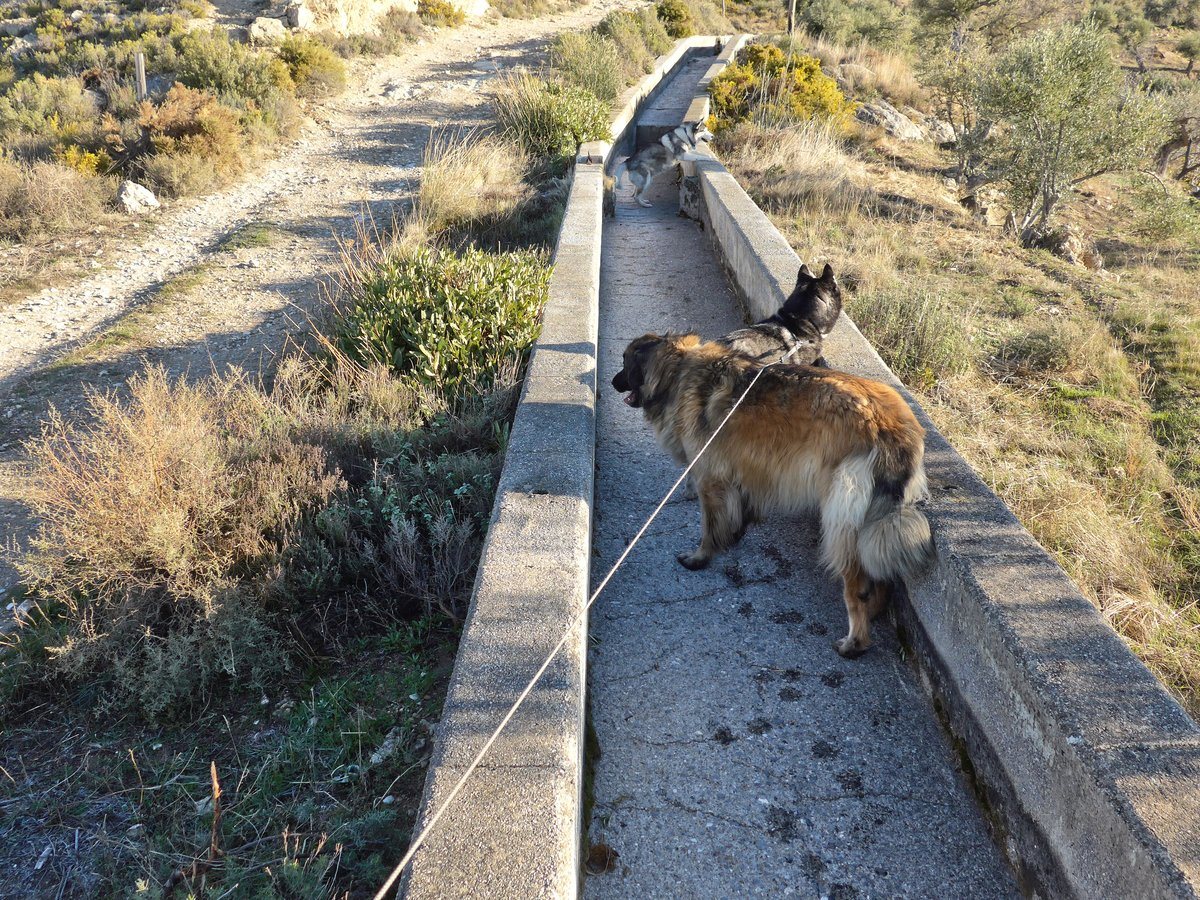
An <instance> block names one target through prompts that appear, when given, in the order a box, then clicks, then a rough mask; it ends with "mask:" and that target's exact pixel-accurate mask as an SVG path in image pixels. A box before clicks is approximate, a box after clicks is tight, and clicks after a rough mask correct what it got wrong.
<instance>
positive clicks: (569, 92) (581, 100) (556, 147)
mask: <svg viewBox="0 0 1200 900" xmlns="http://www.w3.org/2000/svg"><path fill="white" fill-rule="evenodd" d="M492 105H493V109H494V110H495V112H496V119H497V121H498V122H499V125H500V130H501V132H502V133H504V134H506V135H508V136H509V137H511V138H512V139H513V140H515V141H516V142H517V143H519V144H520V145H521V146H522V147H523V148H524V149H525V151H526V152H527V153H529V154H530V155H531V156H533V157H538V158H549V159H550V160H552V161H554V162H555V163H556V164H558V165H562V164H563V162H564V161H565V160H566V159H569V158H570V157H572V156H574V155H575V152H576V151H577V150H578V149H579V145H580V144H582V143H584V142H586V141H606V140H608V139H609V138H610V137H611V136H612V132H611V127H610V114H609V110H608V106H607V104H605V103H604V102H603V101H601V100H600V98H599V97H597V96H596V95H595V94H593V93H592V92H591V91H588V90H586V89H585V88H581V87H578V86H576V85H562V84H555V83H552V82H545V81H542V80H541V79H540V78H535V77H534V76H532V75H529V74H528V73H524V72H521V73H517V74H514V75H509V76H507V77H506V78H505V79H504V80H503V81H502V82H501V83H500V86H499V88H498V90H497V91H496V94H495V97H494V98H493V100H492Z"/></svg>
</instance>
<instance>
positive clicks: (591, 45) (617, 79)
mask: <svg viewBox="0 0 1200 900" xmlns="http://www.w3.org/2000/svg"><path fill="white" fill-rule="evenodd" d="M550 65H551V66H553V67H554V70H555V73H556V74H557V75H558V76H559V78H561V79H562V80H563V81H564V82H566V83H568V84H573V85H577V86H578V87H581V88H584V89H585V90H588V91H591V92H592V93H593V94H595V95H596V96H597V97H599V98H600V99H601V100H604V101H607V102H610V103H611V102H612V101H613V100H616V99H617V95H618V94H620V93H621V90H622V88H624V87H625V81H624V79H623V78H622V75H623V72H622V66H621V57H620V56H619V55H618V53H617V45H616V44H615V43H613V41H612V40H610V39H609V38H606V37H602V36H601V35H598V34H596V33H595V32H592V31H589V32H584V33H583V34H580V33H578V32H573V31H567V32H564V33H563V34H561V35H559V36H558V38H556V39H555V41H554V43H553V44H551V45H550Z"/></svg>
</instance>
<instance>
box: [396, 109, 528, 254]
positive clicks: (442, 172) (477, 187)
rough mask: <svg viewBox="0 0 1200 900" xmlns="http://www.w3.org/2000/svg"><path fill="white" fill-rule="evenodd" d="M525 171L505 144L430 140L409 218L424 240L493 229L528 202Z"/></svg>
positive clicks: (524, 161)
mask: <svg viewBox="0 0 1200 900" xmlns="http://www.w3.org/2000/svg"><path fill="white" fill-rule="evenodd" d="M528 168H529V160H528V157H526V155H525V153H524V151H522V150H521V148H520V147H519V146H518V145H517V144H515V143H512V142H510V141H505V140H499V139H496V138H495V137H487V138H484V137H483V136H481V135H480V134H478V133H469V134H467V135H465V136H458V135H452V134H450V133H447V132H443V133H441V134H435V135H434V136H432V137H431V138H430V140H429V143H428V145H427V146H426V148H425V161H424V168H423V169H422V172H421V188H420V192H419V193H418V196H417V205H416V212H415V216H414V218H415V219H416V220H417V222H419V227H420V228H423V229H424V231H425V232H426V233H430V234H435V233H438V232H442V231H445V230H447V229H449V228H455V227H461V226H463V225H466V224H469V223H498V222H500V221H502V220H503V219H505V218H508V217H510V216H512V215H514V214H515V213H516V211H517V210H518V208H519V207H520V206H521V204H522V203H524V202H527V201H528V200H529V198H530V196H531V194H532V190H531V188H530V187H529V185H528V184H527V183H526V182H525V173H526V171H527V170H528ZM413 227H417V223H413Z"/></svg>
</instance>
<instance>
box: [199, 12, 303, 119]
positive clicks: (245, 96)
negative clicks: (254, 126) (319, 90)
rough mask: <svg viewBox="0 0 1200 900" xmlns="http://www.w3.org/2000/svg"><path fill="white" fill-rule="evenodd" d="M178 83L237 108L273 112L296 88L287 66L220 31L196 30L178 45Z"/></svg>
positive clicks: (218, 29)
mask: <svg viewBox="0 0 1200 900" xmlns="http://www.w3.org/2000/svg"><path fill="white" fill-rule="evenodd" d="M178 78H179V81H180V82H182V83H183V84H185V85H187V86H188V87H192V88H198V89H199V90H203V91H208V92H209V93H211V94H213V95H215V96H216V97H217V98H218V99H219V100H221V102H222V103H226V104H228V105H229V106H232V107H234V108H235V109H246V108H248V107H249V108H251V109H252V110H254V111H259V110H271V109H273V108H274V107H275V105H276V104H277V102H278V100H279V95H280V94H281V93H283V92H289V91H291V90H292V89H293V85H292V79H291V75H290V73H289V72H288V69H287V66H286V65H284V63H283V62H281V61H280V60H278V59H276V58H274V57H272V56H271V55H269V54H266V53H258V52H256V51H254V50H251V49H249V48H248V47H246V46H244V45H242V44H236V43H233V42H232V41H230V40H229V36H228V34H227V33H226V32H225V31H224V30H223V29H220V28H215V29H213V30H212V31H207V32H204V31H197V32H193V33H192V34H189V35H187V36H186V37H184V38H182V39H181V40H180V42H179V72H178Z"/></svg>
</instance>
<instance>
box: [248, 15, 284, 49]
mask: <svg viewBox="0 0 1200 900" xmlns="http://www.w3.org/2000/svg"><path fill="white" fill-rule="evenodd" d="M285 37H287V28H285V27H284V25H283V22H282V21H281V20H280V19H272V18H270V17H268V16H259V17H258V18H257V19H255V20H254V21H253V22H251V23H250V43H252V44H277V43H279V42H280V41H282V40H283V39H284V38H285Z"/></svg>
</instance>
